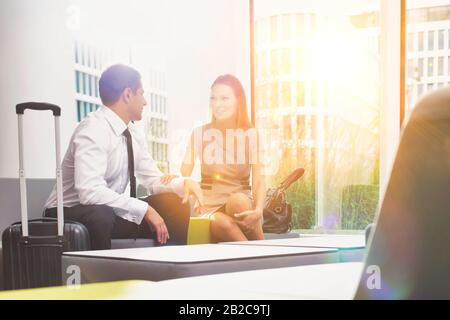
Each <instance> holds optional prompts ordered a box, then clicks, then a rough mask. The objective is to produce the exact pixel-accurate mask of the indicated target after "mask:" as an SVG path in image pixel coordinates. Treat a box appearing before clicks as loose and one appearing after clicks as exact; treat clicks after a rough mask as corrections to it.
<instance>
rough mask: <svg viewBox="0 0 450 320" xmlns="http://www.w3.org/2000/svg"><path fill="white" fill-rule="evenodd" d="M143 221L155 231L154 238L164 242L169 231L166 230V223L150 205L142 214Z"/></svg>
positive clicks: (167, 237)
mask: <svg viewBox="0 0 450 320" xmlns="http://www.w3.org/2000/svg"><path fill="white" fill-rule="evenodd" d="M144 219H145V221H147V223H148V224H149V225H150V228H151V229H153V230H154V231H155V232H156V239H157V240H158V242H159V243H161V244H165V243H166V242H167V239H169V231H168V230H167V227H166V224H165V222H164V220H163V218H161V216H160V215H159V213H158V212H156V210H155V209H153V208H152V207H150V206H149V207H148V209H147V212H146V213H145V216H144Z"/></svg>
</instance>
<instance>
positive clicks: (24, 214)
mask: <svg viewBox="0 0 450 320" xmlns="http://www.w3.org/2000/svg"><path fill="white" fill-rule="evenodd" d="M26 109H31V110H38V111H43V110H51V111H52V112H53V115H54V117H55V149H56V199H57V217H58V236H62V235H63V230H64V213H63V195H62V170H61V146H60V126H59V119H60V116H61V108H60V107H58V106H57V105H54V104H50V103H41V102H26V103H20V104H18V105H16V113H17V116H18V127H19V181H20V207H21V219H22V235H23V236H24V237H28V208H27V187H26V180H25V179H26V178H25V168H24V152H23V115H24V111H25V110H26Z"/></svg>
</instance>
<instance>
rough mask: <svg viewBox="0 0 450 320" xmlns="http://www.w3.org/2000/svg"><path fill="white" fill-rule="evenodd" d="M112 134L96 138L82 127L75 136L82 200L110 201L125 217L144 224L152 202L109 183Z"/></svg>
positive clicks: (77, 179) (76, 176) (77, 184)
mask: <svg viewBox="0 0 450 320" xmlns="http://www.w3.org/2000/svg"><path fill="white" fill-rule="evenodd" d="M108 139H109V137H108V136H107V135H104V136H102V135H101V134H99V135H96V137H95V140H94V139H93V138H92V136H91V135H90V134H89V133H88V132H83V130H81V131H80V132H79V133H78V134H77V136H76V137H75V138H74V141H73V142H74V144H73V148H74V149H73V155H74V166H75V167H74V172H75V174H74V179H75V182H74V183H75V189H76V190H77V192H78V196H79V199H80V203H81V204H84V205H95V204H98V205H107V206H109V207H112V208H114V209H116V210H115V211H116V214H118V215H119V216H122V217H123V218H124V219H126V220H129V221H131V222H134V223H136V224H140V223H141V221H142V219H143V218H144V215H145V214H146V212H147V209H148V204H147V203H145V202H144V201H141V200H138V199H135V198H131V197H129V196H128V195H126V194H119V193H117V192H115V191H114V190H111V189H110V188H108V187H107V184H106V181H105V178H104V177H105V172H106V168H107V152H106V150H105V148H106V146H107V144H108Z"/></svg>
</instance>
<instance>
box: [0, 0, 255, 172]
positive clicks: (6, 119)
mask: <svg viewBox="0 0 450 320" xmlns="http://www.w3.org/2000/svg"><path fill="white" fill-rule="evenodd" d="M73 6H75V7H77V8H79V13H80V21H79V22H80V23H79V29H76V28H75V29H74V28H73V25H71V29H70V30H69V28H68V27H67V26H66V25H67V22H68V21H69V19H70V22H73V20H72V18H73V13H74V12H73V11H72V10H71V9H73ZM69 8H71V9H69ZM105 8H108V9H107V10H105ZM68 9H69V10H68ZM0 26H1V28H0V41H1V43H2V50H0V67H1V69H0V70H1V71H2V72H1V76H0V93H1V94H0V116H1V118H0V119H1V120H0V121H1V123H2V125H1V126H0V160H1V161H0V177H17V171H18V164H17V163H18V150H17V120H16V115H15V112H14V106H15V105H16V104H17V103H20V102H24V101H46V102H51V103H55V104H58V105H60V106H61V107H62V110H63V111H62V125H61V128H62V148H63V152H64V151H65V150H66V148H67V143H68V141H69V139H70V136H71V133H72V132H73V129H74V128H75V126H76V124H77V123H76V106H75V83H74V81H75V79H74V77H75V76H74V70H73V68H74V58H73V52H72V50H73V43H72V42H73V38H74V37H80V38H82V39H84V38H90V41H91V42H92V41H93V42H94V43H97V44H99V45H101V44H102V42H105V43H108V42H110V41H111V40H112V39H113V40H117V37H120V38H121V39H125V40H126V41H125V42H121V43H123V44H124V45H130V44H131V45H132V46H133V47H134V48H136V47H143V48H151V47H153V46H155V47H158V48H159V49H160V50H161V52H163V55H164V58H165V61H159V62H158V63H157V64H160V65H161V67H162V69H163V70H162V71H165V73H166V80H167V82H166V88H167V95H168V116H169V137H170V133H172V132H174V133H175V134H176V133H177V130H179V129H184V132H185V133H186V132H188V133H189V132H190V130H191V129H192V128H193V127H194V125H199V124H202V123H205V121H208V118H209V117H208V102H209V88H210V85H211V83H212V82H213V81H214V79H215V78H216V77H217V76H218V75H220V74H224V73H232V74H235V75H236V76H237V77H238V78H239V79H240V80H241V81H242V82H243V85H244V87H245V89H246V93H247V100H248V103H249V102H250V101H249V98H250V91H249V90H250V88H249V83H250V76H249V62H248V61H249V42H248V41H249V35H248V1H243V0H214V1H211V0H191V1H184V0H164V1H163V0H151V1H150V0H148V1H144V0H128V1H125V0H123V1H115V2H109V1H95V2H93V1H87V0H62V1H61V0H39V1H27V0H5V1H0ZM118 33H119V35H118ZM121 41H122V40H121ZM142 58H143V59H145V56H144V57H141V59H142ZM147 59H149V60H152V59H153V55H151V54H149V55H148V56H147ZM163 60H164V59H163ZM152 64H153V63H149V65H152ZM164 69H165V70H164ZM145 72H146V71H144V70H142V73H145ZM27 113H28V114H26V116H27V117H26V118H25V128H26V134H25V142H26V148H25V151H26V159H27V161H26V172H27V177H30V178H47V177H53V176H54V147H53V144H54V139H53V122H52V117H51V116H50V113H48V114H37V113H36V112H34V113H33V112H27ZM178 132H179V131H178ZM186 136H187V134H184V135H183V137H184V138H186ZM172 138H173V137H172ZM179 140H180V139H179V138H175V140H173V139H172V140H170V147H171V150H170V151H169V152H172V153H173V154H176V153H177V152H173V150H174V149H177V142H178V141H179ZM178 149H179V150H178V151H181V152H183V151H184V150H182V149H184V146H183V147H182V148H178ZM175 151H177V150H175ZM178 153H180V152H178ZM175 158H177V157H176V156H175ZM178 158H179V157H178ZM178 169H179V164H178V163H175V164H173V165H171V171H172V172H176V171H178Z"/></svg>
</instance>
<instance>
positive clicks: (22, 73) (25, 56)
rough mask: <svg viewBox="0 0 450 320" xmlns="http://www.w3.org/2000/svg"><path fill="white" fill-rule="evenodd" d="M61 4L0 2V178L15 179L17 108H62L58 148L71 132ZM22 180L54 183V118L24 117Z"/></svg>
mask: <svg viewBox="0 0 450 320" xmlns="http://www.w3.org/2000/svg"><path fill="white" fill-rule="evenodd" d="M65 10H66V5H65V1H60V0H40V1H27V0H14V1H1V2H0V41H1V43H2V49H1V50H0V70H1V76H0V121H1V125H0V177H17V176H18V173H17V171H18V148H17V144H18V142H17V116H16V114H15V105H16V104H17V103H20V102H26V101H45V102H51V103H55V104H57V105H59V106H61V107H62V117H61V129H62V147H63V148H64V149H65V147H66V145H67V142H68V140H69V138H70V134H71V132H72V131H73V129H74V126H75V106H74V103H75V102H74V101H75V100H74V90H73V88H74V73H73V71H72V70H73V60H72V59H71V57H72V54H71V50H72V47H71V46H72V43H71V42H70V38H69V37H68V36H67V29H66V28H65ZM24 128H25V142H26V143H25V154H26V162H25V168H26V174H27V177H30V178H45V177H54V176H55V173H54V168H55V156H54V154H55V151H54V135H53V117H52V116H51V113H50V112H46V113H37V112H35V111H26V112H25V121H24Z"/></svg>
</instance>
